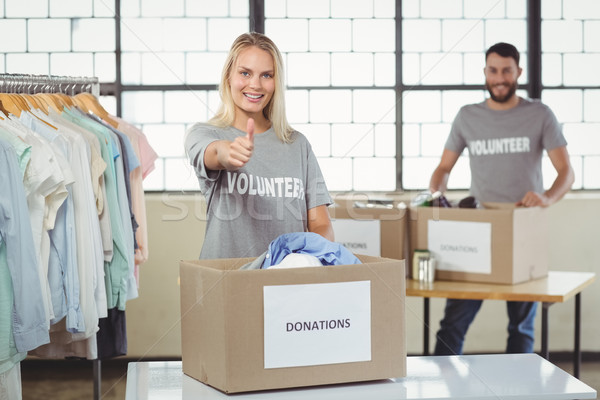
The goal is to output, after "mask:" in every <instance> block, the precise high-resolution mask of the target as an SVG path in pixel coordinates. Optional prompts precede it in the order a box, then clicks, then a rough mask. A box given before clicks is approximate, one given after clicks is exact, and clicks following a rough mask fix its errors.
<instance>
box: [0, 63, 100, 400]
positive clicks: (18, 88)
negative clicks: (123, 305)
mask: <svg viewBox="0 0 600 400" xmlns="http://www.w3.org/2000/svg"><path fill="white" fill-rule="evenodd" d="M83 92H87V93H91V94H93V95H94V96H95V97H98V96H99V95H100V83H99V80H98V78H97V77H84V76H78V77H72V76H58V75H32V74H10V73H4V74H0V93H26V94H36V93H63V94H66V95H69V96H73V95H76V94H78V93H83ZM101 367H102V365H101V361H100V360H99V359H95V360H92V373H93V378H94V400H99V399H100V397H101V395H102V393H101V383H102V372H101Z"/></svg>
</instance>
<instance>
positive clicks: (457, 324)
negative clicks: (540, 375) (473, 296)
mask: <svg viewBox="0 0 600 400" xmlns="http://www.w3.org/2000/svg"><path fill="white" fill-rule="evenodd" d="M481 303H482V300H457V299H448V300H447V301H446V308H445V310H444V317H443V318H442V320H441V321H440V329H439V331H438V332H437V335H436V338H437V341H436V344H435V350H434V354H435V355H438V356H439V355H455V354H462V350H463V343H464V341H465V335H466V333H467V330H468V329H469V325H471V322H473V320H474V319H475V315H477V312H478V311H479V308H480V307H481ZM536 310H537V303H535V302H533V303H532V302H522V301H507V302H506V311H507V313H508V320H509V321H508V340H507V343H506V352H507V353H533V340H534V336H533V332H534V321H535V312H536Z"/></svg>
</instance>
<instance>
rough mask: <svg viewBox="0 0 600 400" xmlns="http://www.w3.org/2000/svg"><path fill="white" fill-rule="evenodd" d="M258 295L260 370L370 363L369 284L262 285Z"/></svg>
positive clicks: (368, 282)
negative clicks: (260, 297)
mask: <svg viewBox="0 0 600 400" xmlns="http://www.w3.org/2000/svg"><path fill="white" fill-rule="evenodd" d="M323 268H327V267H323ZM263 295H264V300H263V301H264V327H265V329H264V343H265V350H264V351H265V353H264V360H265V369H268V368H283V367H300V366H308V365H324V364H338V363H346V362H357V361H370V360H371V282H370V281H357V282H338V283H318V284H307V285H280V286H264V287H263Z"/></svg>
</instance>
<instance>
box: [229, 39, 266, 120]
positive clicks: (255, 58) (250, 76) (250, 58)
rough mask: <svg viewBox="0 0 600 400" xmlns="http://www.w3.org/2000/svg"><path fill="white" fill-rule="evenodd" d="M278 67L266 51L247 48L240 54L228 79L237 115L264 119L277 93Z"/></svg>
mask: <svg viewBox="0 0 600 400" xmlns="http://www.w3.org/2000/svg"><path fill="white" fill-rule="evenodd" d="M274 73H275V66H274V64H273V58H272V57H271V54H269V53H268V52H267V51H265V50H261V49H259V48H258V47H254V46H252V47H248V48H246V49H244V50H242V51H241V52H240V54H239V55H238V57H237V60H236V61H235V63H234V65H233V68H232V69H231V74H230V76H229V86H230V88H231V95H232V97H233V102H234V104H235V108H236V115H237V113H239V112H241V113H244V114H246V115H247V116H248V117H252V118H254V119H257V118H260V119H264V117H263V114H262V110H263V109H264V108H265V107H266V106H267V104H269V102H270V101H271V98H272V97H273V92H274V91H275V79H274V76H273V74H274Z"/></svg>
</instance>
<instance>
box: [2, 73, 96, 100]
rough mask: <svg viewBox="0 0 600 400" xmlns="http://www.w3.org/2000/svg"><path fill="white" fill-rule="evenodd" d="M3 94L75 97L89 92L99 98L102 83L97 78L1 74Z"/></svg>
mask: <svg viewBox="0 0 600 400" xmlns="http://www.w3.org/2000/svg"><path fill="white" fill-rule="evenodd" d="M0 92H1V93H27V94H36V93H64V94H67V95H75V94H77V93H82V92H87V93H91V94H93V95H94V96H96V97H98V96H99V95H100V83H99V80H98V78H97V77H86V76H77V77H72V76H59V75H31V74H0Z"/></svg>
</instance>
